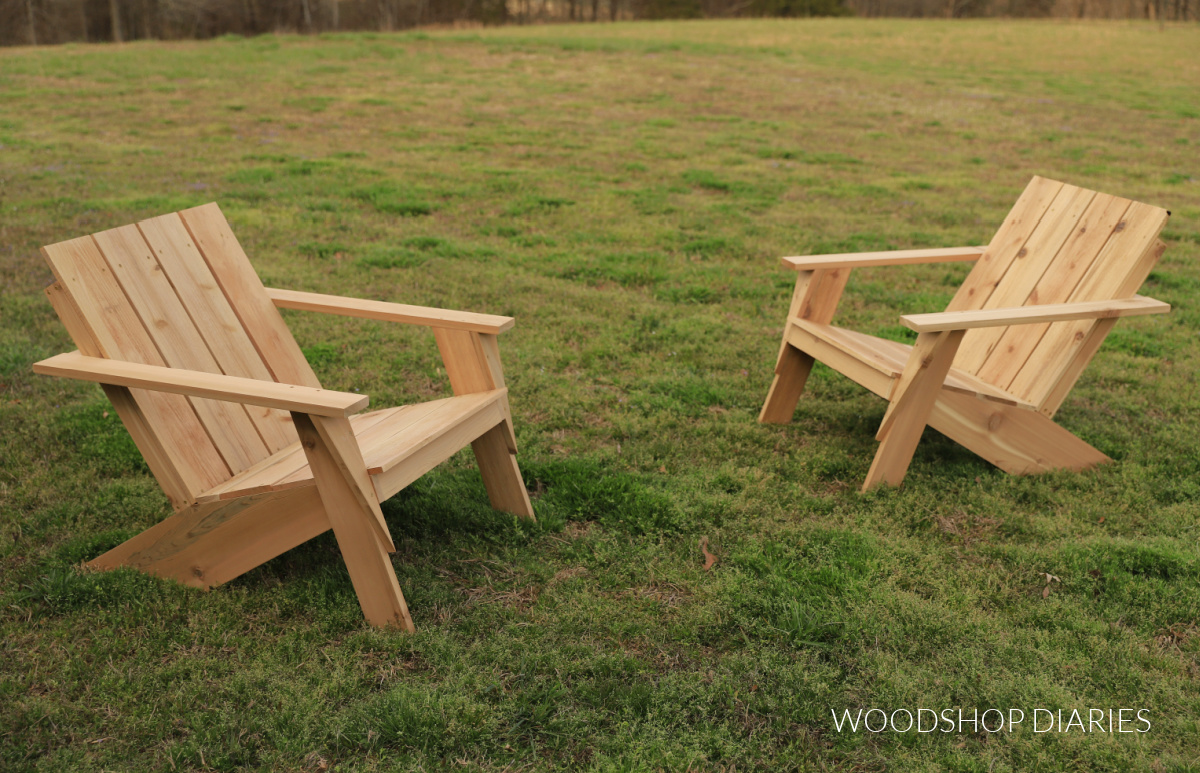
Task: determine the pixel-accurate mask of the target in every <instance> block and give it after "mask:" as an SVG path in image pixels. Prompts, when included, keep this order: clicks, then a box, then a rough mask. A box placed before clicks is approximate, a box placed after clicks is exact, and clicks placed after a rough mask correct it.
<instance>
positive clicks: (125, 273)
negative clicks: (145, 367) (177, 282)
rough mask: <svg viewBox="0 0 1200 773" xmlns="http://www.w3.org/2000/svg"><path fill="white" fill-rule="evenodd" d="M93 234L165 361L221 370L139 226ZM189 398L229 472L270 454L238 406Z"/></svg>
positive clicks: (126, 296) (173, 364) (171, 365)
mask: <svg viewBox="0 0 1200 773" xmlns="http://www.w3.org/2000/svg"><path fill="white" fill-rule="evenodd" d="M94 238H95V240H96V246H98V247H99V248H100V253H101V254H102V255H103V256H104V258H105V260H106V261H107V263H108V267H109V269H110V270H111V271H112V273H113V276H115V277H116V279H117V282H119V283H120V285H121V289H122V290H123V291H124V293H125V298H126V300H127V301H128V302H129V305H130V306H132V307H133V310H134V312H135V313H136V314H137V315H138V318H139V319H140V320H141V323H142V326H143V327H144V328H145V330H146V332H147V333H148V334H149V336H150V339H151V340H152V341H153V342H154V345H155V346H156V347H157V348H158V352H159V354H160V355H162V359H163V362H164V363H165V364H166V365H167V366H169V367H172V368H182V369H185V370H199V371H203V372H205V373H220V372H221V369H220V367H219V366H218V365H217V361H216V360H215V359H213V356H212V353H211V352H210V351H209V350H208V346H207V345H206V344H205V342H204V338H203V336H201V334H200V331H199V330H198V329H197V328H196V325H195V324H194V323H193V321H192V318H191V317H189V316H188V313H187V311H186V310H185V309H184V308H183V305H182V304H181V303H180V302H179V297H178V296H177V295H176V294H175V290H174V289H173V288H172V287H171V283H170V281H168V279H167V275H166V273H165V272H164V270H163V267H162V266H161V265H160V264H159V262H158V261H157V260H156V259H155V256H154V253H153V252H151V250H150V247H149V246H148V245H147V244H146V241H145V239H143V238H142V234H141V232H140V231H138V228H137V226H131V225H129V226H124V227H122V228H114V229H113V230H111V231H104V232H102V233H98V234H95V236H94ZM190 399H191V402H192V406H193V407H194V408H195V410H196V415H197V416H198V417H199V418H200V423H201V424H203V425H204V427H205V429H207V430H208V434H209V437H211V438H212V441H213V445H214V446H216V448H217V451H218V452H220V454H221V457H222V458H223V459H224V460H225V464H226V466H228V467H229V469H230V470H231V471H233V472H237V471H240V470H244V469H245V468H247V467H249V466H250V465H252V464H254V463H255V462H257V461H258V460H259V459H262V458H264V457H266V456H267V455H268V453H267V447H266V445H264V444H263V442H262V438H260V437H259V436H258V433H257V432H256V431H255V429H254V425H253V424H251V423H250V417H249V416H247V415H246V411H245V409H244V408H243V407H242V406H240V405H238V404H236V403H229V402H223V401H217V400H204V399H200V398H190Z"/></svg>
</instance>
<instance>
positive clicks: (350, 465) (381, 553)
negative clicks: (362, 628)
mask: <svg viewBox="0 0 1200 773" xmlns="http://www.w3.org/2000/svg"><path fill="white" fill-rule="evenodd" d="M292 419H293V421H294V422H295V424H296V433H297V434H298V435H299V436H300V445H301V446H302V447H303V448H304V453H305V455H306V456H307V457H308V465H309V467H310V468H311V470H312V473H313V479H314V480H315V481H316V484H317V492H318V493H319V494H320V495H321V503H322V504H323V505H324V507H325V515H326V516H327V517H328V518H329V524H330V526H332V527H333V533H334V536H336V537H337V543H338V548H339V549H340V550H341V552H342V558H343V559H344V560H345V562H346V569H347V570H348V571H349V572H350V582H351V583H353V585H354V592H355V593H356V594H357V595H358V603H359V605H360V606H361V607H362V611H363V615H364V616H365V617H366V618H367V622H369V623H370V624H371V625H378V626H387V625H393V626H398V627H400V628H403V629H404V630H406V631H409V632H410V633H411V632H412V631H414V630H415V628H414V627H413V622H412V617H410V616H409V614H408V604H407V603H405V601H404V594H403V593H402V592H401V591H400V584H399V583H398V582H397V581H396V570H395V568H394V567H393V566H392V559H391V556H389V555H388V553H389V551H392V550H395V547H394V546H393V545H392V539H391V537H390V536H389V535H388V532H387V525H386V524H385V523H384V521H383V513H382V512H381V511H380V509H379V501H378V499H377V498H376V495H375V487H374V485H373V484H372V483H371V479H370V476H369V475H368V474H367V468H366V464H365V463H364V462H363V458H362V452H361V451H360V450H359V448H358V443H357V441H356V440H355V439H354V430H353V429H352V428H351V427H350V422H349V421H348V420H347V419H330V418H323V417H320V416H309V415H308V414H304V413H295V412H293V413H292Z"/></svg>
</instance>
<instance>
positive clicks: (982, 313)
mask: <svg viewBox="0 0 1200 773" xmlns="http://www.w3.org/2000/svg"><path fill="white" fill-rule="evenodd" d="M1170 310H1171V307H1170V305H1169V304H1166V303H1163V302H1162V301H1156V300H1155V299H1153V298H1147V297H1145V296H1143V295H1135V296H1133V297H1132V298H1126V299H1123V300H1112V301H1077V302H1074V303H1049V304H1046V305H1044V306H1015V307H1011V308H1003V309H980V310H979V311H942V312H936V313H933V314H908V315H905V316H903V317H901V318H900V321H901V322H903V323H904V326H905V327H907V328H910V329H911V330H915V331H917V332H918V333H932V332H936V331H939V330H972V329H975V328H989V327H1003V328H1005V329H1008V328H1007V326H1009V325H1032V324H1036V323H1039V322H1066V321H1069V320H1076V319H1115V318H1117V317H1140V316H1145V315H1147V314H1166V313H1167V312H1169V311H1170Z"/></svg>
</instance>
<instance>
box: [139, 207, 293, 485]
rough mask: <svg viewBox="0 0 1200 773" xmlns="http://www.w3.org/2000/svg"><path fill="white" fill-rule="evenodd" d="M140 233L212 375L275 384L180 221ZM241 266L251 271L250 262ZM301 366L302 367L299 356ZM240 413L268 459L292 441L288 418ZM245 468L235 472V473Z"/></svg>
mask: <svg viewBox="0 0 1200 773" xmlns="http://www.w3.org/2000/svg"><path fill="white" fill-rule="evenodd" d="M138 229H139V230H140V231H141V234H142V236H143V237H144V238H145V240H146V243H147V244H148V245H149V246H150V248H151V249H152V250H153V251H154V254H155V257H156V258H157V259H158V262H159V264H160V265H161V266H162V270H163V273H165V274H166V276H167V278H168V279H169V280H170V282H171V284H172V285H173V286H174V288H175V293H176V294H177V295H178V298H179V301H180V304H181V306H182V308H183V309H184V310H185V312H186V313H187V314H188V315H189V316H190V317H191V318H192V319H193V320H196V322H197V328H198V330H197V332H198V333H199V334H200V336H201V338H202V339H203V342H204V344H205V345H206V346H207V348H208V350H209V351H210V352H211V353H212V356H213V360H214V364H216V365H217V366H218V367H219V371H212V372H221V373H225V374H226V375H230V376H241V377H243V378H255V379H259V380H261V381H273V380H274V379H273V378H272V377H271V371H270V370H268V369H267V366H266V365H265V364H264V363H263V360H262V357H261V356H260V355H259V353H258V350H257V349H255V347H254V344H253V343H252V342H251V340H250V336H249V335H248V334H247V333H246V330H245V328H243V327H242V322H241V320H240V319H238V316H237V314H236V313H234V310H233V306H232V305H231V304H230V302H229V299H228V298H226V297H225V293H224V292H222V290H221V286H220V284H219V283H218V282H217V280H216V278H215V277H214V276H213V273H212V270H211V269H210V268H209V267H208V264H207V263H206V262H205V260H204V257H203V256H202V255H201V254H200V251H199V250H198V249H197V248H196V245H195V244H194V242H193V240H192V237H191V235H190V234H189V233H188V231H187V228H185V227H184V224H183V220H181V219H180V217H179V215H177V214H175V213H172V214H169V215H163V216H161V217H156V218H153V219H151V220H145V221H142V222H141V223H139V224H138ZM245 265H246V268H247V269H248V270H250V271H253V269H252V268H251V267H250V264H249V261H246V263H245ZM264 295H265V291H264ZM300 360H301V361H304V355H303V354H301V355H300ZM305 364H306V365H307V363H305ZM243 411H246V412H248V414H249V416H250V420H251V421H252V423H253V424H254V428H255V430H256V431H257V433H258V434H259V436H260V437H261V438H262V440H263V441H264V442H265V444H266V448H267V450H268V451H269V452H270V453H274V452H275V451H277V450H279V449H280V448H283V447H284V446H286V445H289V444H291V443H294V442H295V441H296V432H295V429H294V428H293V427H292V425H291V417H290V416H289V415H288V414H287V413H286V412H285V411H278V410H272V409H270V408H260V407H250V406H246V407H245V408H243ZM259 458H262V457H259ZM254 461H258V459H255V460H254ZM251 464H253V462H251ZM248 466H249V464H247V465H244V466H239V467H238V470H239V471H240V470H243V469H245V468H246V467H248Z"/></svg>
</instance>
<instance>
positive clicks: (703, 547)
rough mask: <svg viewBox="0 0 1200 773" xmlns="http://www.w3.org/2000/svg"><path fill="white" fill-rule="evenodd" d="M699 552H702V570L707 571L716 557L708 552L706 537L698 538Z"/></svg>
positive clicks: (715, 560) (715, 561)
mask: <svg viewBox="0 0 1200 773" xmlns="http://www.w3.org/2000/svg"><path fill="white" fill-rule="evenodd" d="M700 552H701V553H703V554H704V571H706V572H707V571H709V570H710V569H712V568H713V564H715V563H717V557H716V556H714V555H713V554H712V553H709V552H708V537H701V538H700Z"/></svg>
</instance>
